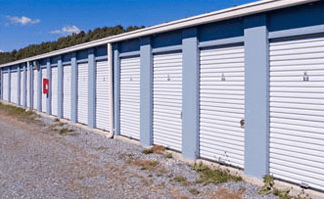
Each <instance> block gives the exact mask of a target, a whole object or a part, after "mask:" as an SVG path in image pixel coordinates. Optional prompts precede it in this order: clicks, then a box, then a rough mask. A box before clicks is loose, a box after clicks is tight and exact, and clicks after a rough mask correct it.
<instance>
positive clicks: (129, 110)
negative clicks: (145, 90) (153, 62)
mask: <svg viewBox="0 0 324 199" xmlns="http://www.w3.org/2000/svg"><path fill="white" fill-rule="evenodd" d="M120 134H121V135H124V136H127V137H131V138H135V139H140V58H139V57H133V58H123V59H121V60H120Z"/></svg>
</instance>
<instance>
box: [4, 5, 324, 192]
mask: <svg viewBox="0 0 324 199" xmlns="http://www.w3.org/2000/svg"><path fill="white" fill-rule="evenodd" d="M0 67H1V72H2V73H1V75H2V77H1V81H2V82H1V93H2V96H1V98H2V100H3V101H6V102H9V103H13V104H16V105H20V106H23V107H28V108H31V109H35V110H37V111H38V112H44V113H47V114H49V115H54V116H57V117H58V118H65V119H68V120H70V121H71V122H73V123H82V124H84V125H87V126H89V127H91V128H98V129H102V130H105V131H107V132H108V131H110V132H111V133H113V134H114V135H115V136H126V137H129V138H131V139H136V140H138V141H139V142H140V144H142V145H144V146H151V145H155V144H157V145H163V146H166V147H168V148H169V149H172V150H175V151H178V152H180V153H182V155H183V156H184V157H186V158H189V159H197V158H202V159H207V160H210V161H215V162H218V163H222V164H226V165H230V166H233V167H237V168H240V169H243V170H244V173H245V174H246V175H248V176H253V177H258V178H261V177H262V176H263V175H265V174H272V175H273V176H274V177H275V178H276V179H280V180H284V181H288V182H291V183H295V184H298V185H302V186H304V187H310V188H313V189H317V190H321V191H324V1H323V0H293V1H292V0H291V1H290V0H263V1H257V2H254V3H250V4H246V5H242V6H236V7H233V8H229V9H225V10H221V11H216V12H211V13H207V14H203V15H199V16H194V17H190V18H186V19H182V20H178V21H174V22H168V23H164V24H161V25H157V26H153V27H149V28H145V29H141V30H137V31H133V32H128V33H124V34H120V35H116V36H111V37H107V38H104V39H100V40H96V41H92V42H88V43H84V44H81V45H76V46H73V47H69V48H65V49H61V50H57V51H53V52H49V53H46V54H42V55H37V56H34V57H30V58H27V59H22V60H18V61H15V62H12V63H7V64H3V65H0ZM43 79H48V80H49V85H48V88H49V89H48V90H49V92H48V94H44V93H43V91H44V88H43ZM45 89H46V88H45Z"/></svg>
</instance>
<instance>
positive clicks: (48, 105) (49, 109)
mask: <svg viewBox="0 0 324 199" xmlns="http://www.w3.org/2000/svg"><path fill="white" fill-rule="evenodd" d="M47 78H48V80H49V89H48V94H47V95H46V113H47V114H49V115H51V114H52V107H51V106H52V103H51V101H52V68H51V60H50V59H48V60H47Z"/></svg>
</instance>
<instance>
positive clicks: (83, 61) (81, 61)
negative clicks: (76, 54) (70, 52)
mask: <svg viewBox="0 0 324 199" xmlns="http://www.w3.org/2000/svg"><path fill="white" fill-rule="evenodd" d="M87 62H88V58H87V59H80V60H77V64H82V63H87Z"/></svg>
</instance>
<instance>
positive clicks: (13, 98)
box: [10, 72, 18, 104]
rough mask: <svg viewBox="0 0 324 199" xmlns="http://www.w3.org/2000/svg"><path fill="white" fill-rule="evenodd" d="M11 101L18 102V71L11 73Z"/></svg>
mask: <svg viewBox="0 0 324 199" xmlns="http://www.w3.org/2000/svg"><path fill="white" fill-rule="evenodd" d="M10 81H11V92H10V93H11V98H10V99H11V102H12V103H15V104H18V96H17V92H18V72H12V73H11V80H10Z"/></svg>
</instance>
